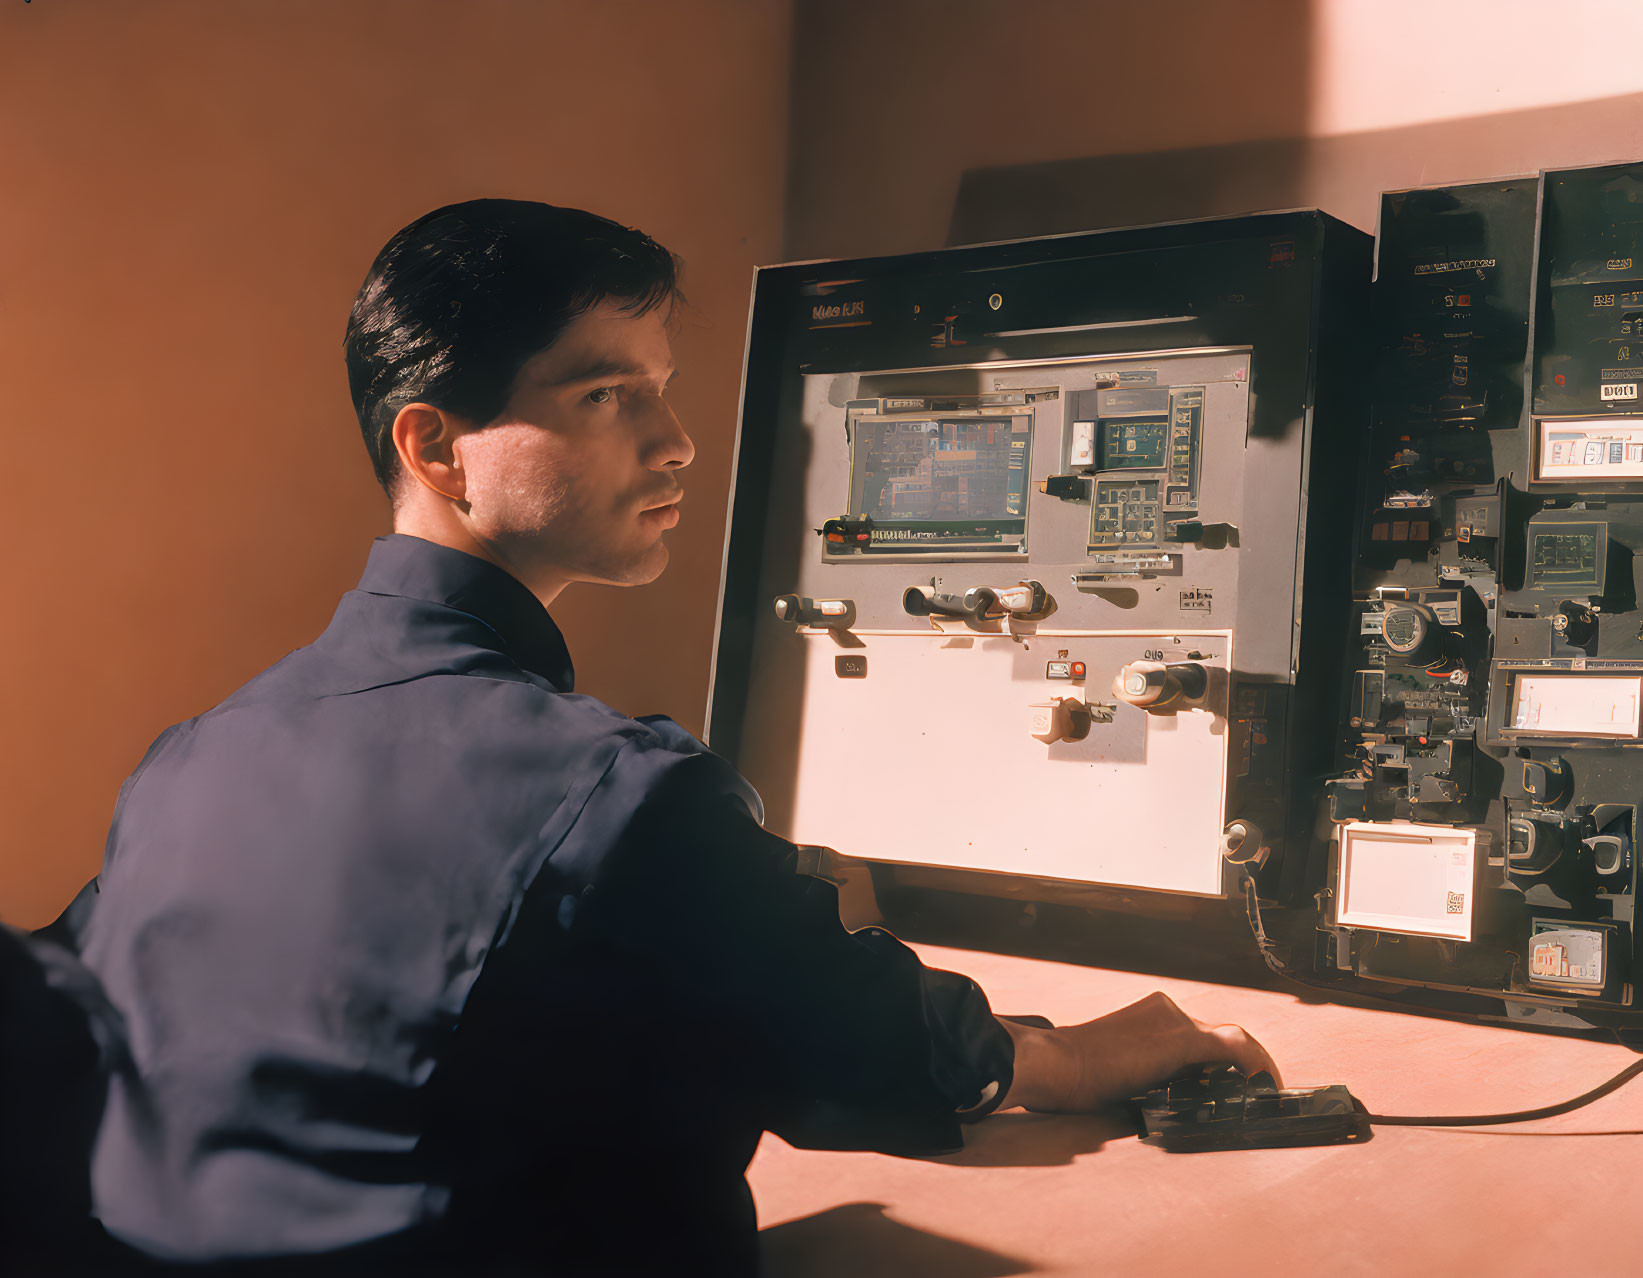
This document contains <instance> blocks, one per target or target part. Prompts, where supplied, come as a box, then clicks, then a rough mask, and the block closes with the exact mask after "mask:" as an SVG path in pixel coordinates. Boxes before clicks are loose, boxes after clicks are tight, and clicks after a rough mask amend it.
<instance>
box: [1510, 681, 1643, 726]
mask: <svg viewBox="0 0 1643 1278" xmlns="http://www.w3.org/2000/svg"><path fill="white" fill-rule="evenodd" d="M1640 714H1643V676H1639V675H1567V674H1544V675H1537V674H1520V675H1518V677H1517V679H1516V681H1515V682H1514V684H1513V687H1512V712H1511V719H1510V721H1509V723H1508V725H1507V730H1508V731H1510V732H1516V733H1525V734H1538V735H1542V736H1556V737H1622V738H1631V737H1636V736H1637V735H1638V728H1639V716H1640Z"/></svg>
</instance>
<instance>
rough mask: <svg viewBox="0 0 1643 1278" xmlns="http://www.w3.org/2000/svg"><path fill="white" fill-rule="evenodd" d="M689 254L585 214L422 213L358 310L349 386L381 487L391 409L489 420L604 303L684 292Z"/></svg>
mask: <svg viewBox="0 0 1643 1278" xmlns="http://www.w3.org/2000/svg"><path fill="white" fill-rule="evenodd" d="M678 273H679V262H678V259H677V258H675V257H674V256H673V254H671V253H669V252H668V251H667V250H666V249H665V248H663V247H662V246H661V245H660V244H658V243H656V241H655V240H653V239H651V238H650V237H649V236H648V235H645V234H644V233H643V232H640V231H635V230H633V229H631V228H629V227H625V226H622V225H620V224H619V223H616V222H612V221H610V220H609V219H607V218H602V217H599V216H597V215H596V214H593V213H584V212H583V211H582V210H580V209H564V208H558V207H556V206H555V205H552V204H537V203H534V202H532V201H529V200H469V201H467V202H466V203H463V204H449V205H446V206H445V207H444V208H442V209H435V210H434V211H433V212H432V213H429V214H427V215H425V216H423V217H419V218H418V219H417V220H416V221H414V222H412V223H411V224H410V225H409V226H407V227H406V228H405V229H404V230H402V231H400V232H399V233H398V234H396V235H395V236H394V237H393V238H392V239H391V240H389V241H388V243H387V244H386V245H384V246H383V249H382V252H380V253H378V254H377V258H376V261H375V262H373V263H371V270H370V272H369V273H368V274H367V275H366V276H365V283H364V284H362V285H361V286H360V290H359V296H358V297H357V298H355V299H354V309H353V311H352V312H351V313H350V314H349V316H348V333H347V336H346V338H345V339H344V341H343V351H344V354H345V355H346V357H347V360H348V389H349V391H350V392H351V393H352V395H353V399H354V412H355V413H356V414H357V415H358V416H359V428H360V431H361V432H362V433H363V434H364V436H365V447H366V449H367V450H368V451H369V452H370V454H371V465H372V467H373V468H374V469H375V470H376V476H377V480H378V482H379V483H381V484H382V486H383V487H384V488H385V489H387V490H388V491H389V493H390V494H391V493H392V492H393V489H394V483H395V481H396V480H397V478H398V476H399V455H398V454H397V453H396V452H395V451H394V441H393V437H392V431H393V423H394V417H395V416H396V415H397V414H398V412H399V410H400V409H401V408H403V407H404V406H405V405H406V404H410V403H414V402H416V401H418V400H421V401H423V402H425V403H429V404H432V405H433V406H434V407H435V408H440V409H444V410H446V411H448V412H453V413H457V414H460V415H461V416H463V417H466V418H468V419H470V420H472V421H474V422H477V423H479V424H480V425H484V424H485V423H487V422H491V421H494V420H495V419H496V417H497V416H498V415H499V414H500V413H501V412H502V410H503V408H504V407H506V405H507V402H508V397H509V395H510V394H511V392H512V389H513V382H514V379H515V377H517V376H518V373H519V370H520V368H521V366H523V365H524V363H525V361H526V360H528V359H530V358H531V356H533V355H535V354H536V353H537V352H538V351H541V350H543V349H545V348H546V347H548V346H551V345H552V344H553V343H554V341H555V340H556V339H557V338H558V337H559V335H560V334H561V333H563V332H564V330H565V328H566V327H567V326H568V325H569V324H570V323H571V321H573V320H574V319H576V318H577V316H579V315H581V314H583V312H585V311H587V310H589V309H590V308H592V307H594V306H597V305H598V304H599V303H600V302H602V301H606V300H614V301H617V302H619V303H621V304H622V306H623V308H624V309H626V310H628V311H630V312H632V313H633V314H636V315H642V314H644V313H645V312H647V311H650V310H653V309H655V308H656V307H658V306H661V305H662V304H664V303H667V304H668V305H670V306H671V305H672V304H673V303H674V302H676V301H677V300H679V297H680V294H679V285H678Z"/></svg>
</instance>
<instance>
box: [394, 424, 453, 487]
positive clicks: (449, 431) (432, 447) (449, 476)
mask: <svg viewBox="0 0 1643 1278" xmlns="http://www.w3.org/2000/svg"><path fill="white" fill-rule="evenodd" d="M466 430H467V423H466V422H464V421H463V420H462V419H461V418H459V417H457V416H456V415H455V414H454V413H448V412H446V411H444V410H443V409H439V408H435V407H434V406H433V405H431V404H423V403H415V404H407V405H405V407H404V408H402V409H400V410H399V412H398V413H396V414H394V428H393V439H394V451H395V452H397V453H398V454H399V466H400V470H401V471H403V472H404V473H405V474H406V475H407V476H409V477H410V478H412V479H414V480H416V482H417V483H419V484H421V485H422V486H423V487H424V488H426V489H428V490H429V491H430V492H433V493H437V494H438V495H439V496H441V497H445V498H447V499H449V500H450V501H456V502H460V501H465V500H466V499H467V495H468V483H467V477H466V475H465V474H464V473H463V470H462V459H461V458H460V457H458V456H457V454H456V449H455V447H454V444H455V443H456V438H457V436H458V435H461V434H463V433H464V432H465V431H466Z"/></svg>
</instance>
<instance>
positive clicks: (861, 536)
mask: <svg viewBox="0 0 1643 1278" xmlns="http://www.w3.org/2000/svg"><path fill="white" fill-rule="evenodd" d="M871 536H872V534H871V533H857V534H856V540H857V541H867V540H868V539H869V538H870V537H871Z"/></svg>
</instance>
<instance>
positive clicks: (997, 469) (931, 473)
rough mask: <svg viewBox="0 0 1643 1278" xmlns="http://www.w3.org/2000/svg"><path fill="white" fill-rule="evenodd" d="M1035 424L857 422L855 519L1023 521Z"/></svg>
mask: <svg viewBox="0 0 1643 1278" xmlns="http://www.w3.org/2000/svg"><path fill="white" fill-rule="evenodd" d="M1030 421H1031V419H1030V418H1024V417H1021V418H1017V417H958V418H927V419H922V420H917V421H912V420H903V419H890V420H884V419H875V418H866V419H858V421H857V423H856V435H855V439H854V442H853V443H854V446H853V451H852V456H851V485H850V487H851V497H852V501H851V503H850V509H851V513H852V514H855V515H864V516H866V517H867V518H869V519H874V520H884V521H889V522H895V521H898V520H906V519H911V520H943V521H946V520H976V519H981V520H986V519H1012V518H1021V517H1023V516H1024V515H1025V514H1026V512H1027V441H1028V437H1029V435H1030V430H1029V423H1030Z"/></svg>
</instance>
